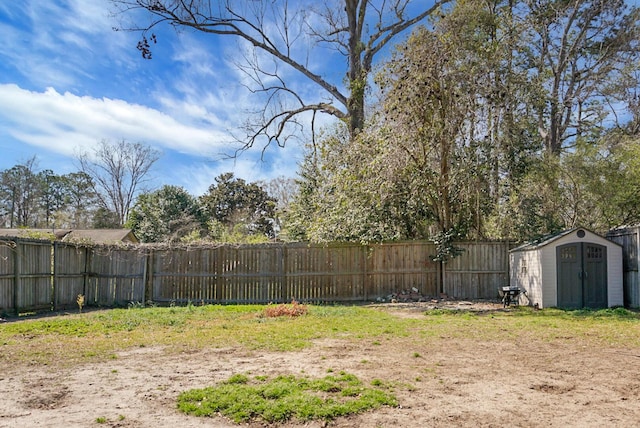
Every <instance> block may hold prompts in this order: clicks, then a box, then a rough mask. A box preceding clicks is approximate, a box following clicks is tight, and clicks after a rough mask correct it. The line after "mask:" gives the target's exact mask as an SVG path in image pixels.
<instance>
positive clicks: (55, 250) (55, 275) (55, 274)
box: [51, 241, 59, 311]
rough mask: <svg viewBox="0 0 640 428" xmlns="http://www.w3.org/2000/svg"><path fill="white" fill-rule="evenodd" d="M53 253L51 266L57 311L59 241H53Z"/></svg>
mask: <svg viewBox="0 0 640 428" xmlns="http://www.w3.org/2000/svg"><path fill="white" fill-rule="evenodd" d="M51 248H52V250H51V251H53V264H52V265H51V274H52V276H53V284H52V287H51V288H52V290H53V310H54V311H57V310H58V300H59V299H58V269H56V266H57V265H58V263H57V261H58V241H53V245H52V246H51Z"/></svg>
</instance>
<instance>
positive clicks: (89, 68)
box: [0, 0, 344, 196]
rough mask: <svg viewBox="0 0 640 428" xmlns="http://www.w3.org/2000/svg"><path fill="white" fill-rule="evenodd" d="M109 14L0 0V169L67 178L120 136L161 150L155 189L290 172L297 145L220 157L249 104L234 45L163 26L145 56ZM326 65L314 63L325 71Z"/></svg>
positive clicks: (59, 3)
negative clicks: (80, 156)
mask: <svg viewBox="0 0 640 428" xmlns="http://www.w3.org/2000/svg"><path fill="white" fill-rule="evenodd" d="M112 12H113V5H112V4H111V3H110V2H109V1H107V0H92V1H87V0H26V1H2V2H0V34H1V35H2V42H1V43H0V150H1V153H2V156H0V170H4V169H7V168H10V167H12V166H14V165H16V164H18V163H22V162H24V161H26V160H27V159H29V158H31V157H33V156H34V155H35V156H37V159H38V169H39V170H42V169H51V170H53V171H54V172H55V173H56V174H66V173H69V172H74V171H77V170H78V167H77V164H76V163H75V162H74V159H75V155H76V154H77V153H78V152H79V151H85V152H86V151H90V150H91V148H92V147H95V145H96V143H98V142H99V141H100V140H103V139H106V140H109V141H117V140H121V139H125V140H127V141H130V142H143V143H145V144H148V145H150V146H152V147H154V148H157V149H158V150H160V151H161V152H162V154H163V155H162V158H161V159H160V161H159V162H158V163H157V165H156V167H155V168H154V170H153V172H152V174H153V177H152V178H153V181H152V186H153V187H155V188H157V187H159V186H161V185H163V184H172V185H178V186H183V187H184V188H185V189H187V190H188V191H189V192H191V193H192V194H194V195H196V196H197V195H201V194H203V193H204V192H205V191H206V189H207V187H208V186H209V185H210V184H211V183H213V181H214V177H216V176H217V175H219V174H221V173H223V172H227V171H233V172H234V173H235V174H236V176H239V177H242V178H244V179H246V180H248V181H257V180H268V179H271V178H273V177H277V176H289V177H291V176H294V175H295V172H296V169H297V163H298V162H299V161H300V159H301V153H302V150H301V146H302V145H301V144H300V143H295V142H293V143H291V144H288V145H287V146H286V147H285V148H284V149H283V148H278V147H269V148H268V149H267V150H266V152H265V153H263V152H262V150H263V148H264V146H263V145H260V146H256V147H254V148H253V149H250V150H249V151H247V152H245V153H243V154H242V155H241V156H240V157H239V158H237V159H228V158H227V155H229V154H232V153H234V150H235V148H236V147H237V146H236V143H234V142H233V141H234V140H233V138H232V134H233V133H234V132H235V131H237V130H238V129H239V127H240V126H241V125H242V123H243V121H244V120H245V119H246V116H245V115H244V113H243V112H245V111H247V110H249V109H251V108H252V107H254V106H255V103H256V99H255V98H252V96H251V94H250V93H249V92H248V91H247V90H246V88H245V87H244V86H243V85H242V83H243V78H245V77H246V76H242V75H241V74H240V73H239V72H238V70H237V68H235V67H234V66H233V63H234V61H236V60H237V59H238V55H239V52H241V49H239V45H238V44H237V43H236V41H234V39H231V38H225V39H219V38H215V37H212V36H207V35H201V34H197V33H194V32H189V31H186V32H181V33H177V32H176V31H174V30H173V29H171V28H170V27H168V26H165V27H163V28H157V29H155V30H154V32H155V33H156V34H157V35H158V44H157V45H154V46H153V48H154V52H153V59H152V60H145V59H143V58H142V57H141V55H140V53H139V52H138V50H137V49H136V43H137V41H138V40H139V37H140V35H139V33H132V32H125V31H118V32H115V31H113V27H119V26H122V25H124V26H126V25H127V23H126V19H130V18H133V17H132V16H122V15H115V16H114V14H113V13H112ZM123 20H125V21H123ZM323 55H325V56H324V57H323V58H327V57H326V53H324V54H323ZM340 58H342V57H340ZM338 60H340V59H338ZM342 61H343V60H342ZM311 64H312V66H313V65H314V64H313V62H312V63H311ZM327 64H330V61H329V62H327V63H326V64H323V63H320V62H318V63H317V64H315V65H316V66H318V68H319V70H320V72H322V73H324V72H330V69H329V68H327ZM343 69H344V66H341V67H340V70H343ZM341 73H342V71H341ZM301 88H303V89H305V88H306V87H304V86H301ZM261 158H263V159H261Z"/></svg>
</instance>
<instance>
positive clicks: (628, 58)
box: [522, 0, 640, 155]
mask: <svg viewBox="0 0 640 428" xmlns="http://www.w3.org/2000/svg"><path fill="white" fill-rule="evenodd" d="M525 4H526V8H525V10H524V11H523V13H525V14H526V19H527V22H528V23H529V29H528V31H526V32H525V33H523V39H524V40H525V43H526V46H525V48H526V50H523V51H522V52H523V54H525V55H524V57H525V59H526V64H527V65H528V67H529V69H530V71H531V75H532V81H534V82H537V83H538V84H540V85H541V90H540V93H541V95H542V96H541V98H540V99H539V102H538V103H537V106H536V108H537V119H538V127H539V131H540V134H541V135H542V137H543V138H544V142H545V147H546V150H547V152H548V153H551V154H555V155H558V154H560V152H561V151H562V150H563V149H564V148H565V147H566V146H567V145H574V144H575V141H576V140H577V139H579V138H580V137H583V136H585V135H588V134H589V133H592V132H594V131H598V130H599V129H600V128H601V127H602V122H603V120H604V119H605V118H606V116H607V115H608V114H610V113H611V110H610V109H608V108H607V107H608V102H609V101H610V100H611V99H612V98H615V95H616V92H617V94H619V93H620V91H622V92H626V90H627V89H628V88H629V87H632V88H637V87H638V86H639V81H638V80H637V77H638V76H634V75H633V74H631V73H629V72H628V69H629V66H632V68H634V69H637V65H636V64H637V61H638V59H639V56H638V55H639V53H640V47H639V46H638V37H639V36H640V12H639V11H638V9H636V8H635V7H630V6H629V5H628V4H627V2H625V1H624V0H528V1H526V2H525ZM614 87H617V91H614V92H613V93H612V90H613V88H614ZM628 101H630V100H628ZM614 113H615V111H614Z"/></svg>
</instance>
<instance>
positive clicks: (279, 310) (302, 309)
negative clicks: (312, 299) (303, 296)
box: [264, 300, 309, 318]
mask: <svg viewBox="0 0 640 428" xmlns="http://www.w3.org/2000/svg"><path fill="white" fill-rule="evenodd" d="M307 312H309V308H308V307H307V305H302V304H300V303H298V302H296V301H295V300H292V301H291V304H288V305H286V304H284V303H283V304H280V305H268V306H267V307H266V308H265V309H264V315H265V316H266V317H268V318H276V317H292V318H293V317H299V316H301V315H306V314H307Z"/></svg>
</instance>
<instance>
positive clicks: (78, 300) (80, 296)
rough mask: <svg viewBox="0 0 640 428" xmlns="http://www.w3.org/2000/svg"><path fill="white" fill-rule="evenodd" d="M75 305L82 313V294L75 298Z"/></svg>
mask: <svg viewBox="0 0 640 428" xmlns="http://www.w3.org/2000/svg"><path fill="white" fill-rule="evenodd" d="M76 303H78V309H79V310H80V312H81V313H82V307H83V306H84V294H78V297H77V298H76Z"/></svg>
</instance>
